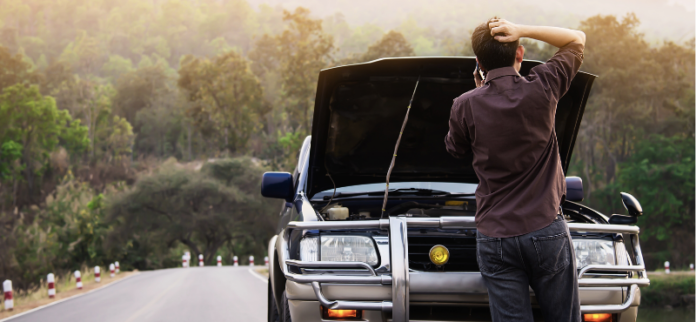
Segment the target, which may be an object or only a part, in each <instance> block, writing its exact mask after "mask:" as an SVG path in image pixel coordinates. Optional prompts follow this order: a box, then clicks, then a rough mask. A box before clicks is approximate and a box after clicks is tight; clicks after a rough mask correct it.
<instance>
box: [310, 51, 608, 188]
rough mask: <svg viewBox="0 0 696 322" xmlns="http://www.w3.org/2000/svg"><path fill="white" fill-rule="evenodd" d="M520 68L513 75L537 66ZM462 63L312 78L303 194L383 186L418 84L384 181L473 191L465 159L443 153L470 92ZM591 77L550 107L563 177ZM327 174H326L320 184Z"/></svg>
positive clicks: (363, 68) (403, 64) (380, 66)
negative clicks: (455, 105) (465, 186)
mask: <svg viewBox="0 0 696 322" xmlns="http://www.w3.org/2000/svg"><path fill="white" fill-rule="evenodd" d="M540 63H541V62H537V61H524V62H523V63H522V68H521V70H520V74H521V75H523V76H524V75H527V74H528V73H529V70H530V69H531V68H532V67H534V66H536V65H538V64H540ZM475 66H476V61H475V59H474V58H470V57H412V58H411V57H410V58H387V59H380V60H376V61H373V62H369V63H363V64H355V65H347V66H341V67H335V68H330V69H325V70H322V71H321V73H320V74H319V84H318V86H317V96H316V103H315V107H314V121H313V124H312V148H311V152H310V160H309V176H308V187H307V188H308V189H307V194H308V195H309V196H310V197H311V196H313V195H314V194H315V193H317V192H320V191H323V190H327V189H332V188H333V187H334V185H333V183H332V181H331V179H333V181H334V182H335V184H336V186H337V187H343V186H349V185H356V184H365V183H378V182H385V179H386V174H387V170H388V168H389V164H390V162H391V158H392V155H393V153H394V145H395V144H396V140H397V138H398V135H399V132H400V130H401V125H402V122H403V120H404V116H405V114H406V109H407V106H408V103H409V100H410V98H411V94H412V93H413V89H414V87H415V85H416V80H417V79H418V77H419V76H420V84H419V85H418V89H417V91H416V94H415V97H414V100H413V104H412V106H411V112H410V115H409V120H408V124H407V125H406V128H405V130H404V133H403V137H402V140H401V145H400V146H399V152H398V156H397V158H396V164H395V166H394V170H393V172H392V175H391V179H390V181H392V182H399V181H429V182H463V183H478V177H477V176H476V173H474V170H473V167H472V166H471V162H472V159H473V156H472V155H469V156H468V157H467V158H465V159H455V158H454V157H452V156H451V155H449V153H447V151H446V149H445V143H444V138H445V135H446V134H447V132H448V131H449V116H450V109H451V108H452V102H453V100H454V98H456V97H458V96H459V95H461V94H462V93H465V92H467V91H469V90H471V89H473V88H474V87H475V85H474V79H473V75H472V72H473V70H474V68H475ZM594 79H595V76H594V75H591V74H588V73H584V72H579V73H578V75H577V76H576V77H575V79H573V82H572V84H571V87H570V90H569V91H568V93H566V95H565V96H564V97H563V98H562V99H561V100H560V102H559V103H558V109H557V110H556V136H557V137H558V142H559V153H560V155H561V161H562V164H563V171H564V172H565V171H567V169H568V164H569V162H570V156H571V152H572V150H573V145H574V144H575V138H576V136H577V133H578V128H579V127H580V120H581V119H582V114H583V112H584V109H585V104H586V102H587V97H588V96H589V93H590V88H591V87H592V82H593V81H594ZM327 173H328V174H330V176H331V177H330V178H329V176H327Z"/></svg>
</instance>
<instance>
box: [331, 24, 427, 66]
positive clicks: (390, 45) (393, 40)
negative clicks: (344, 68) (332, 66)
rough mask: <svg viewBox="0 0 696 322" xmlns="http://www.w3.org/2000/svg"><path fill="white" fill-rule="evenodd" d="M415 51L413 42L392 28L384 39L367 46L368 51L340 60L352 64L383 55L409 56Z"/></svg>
mask: <svg viewBox="0 0 696 322" xmlns="http://www.w3.org/2000/svg"><path fill="white" fill-rule="evenodd" d="M414 55H415V52H414V51H413V48H412V47H411V44H409V42H408V41H407V40H406V38H404V35H402V34H401V33H400V32H398V31H394V30H390V31H389V32H388V33H386V34H385V35H384V36H382V39H380V40H378V41H377V42H375V43H374V44H372V45H370V47H368V48H367V51H366V52H364V53H363V54H361V55H359V56H358V55H353V56H352V57H349V58H346V59H344V60H342V61H341V62H340V64H351V63H357V62H366V61H371V60H375V59H379V58H383V57H407V56H414Z"/></svg>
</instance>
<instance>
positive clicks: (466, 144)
mask: <svg viewBox="0 0 696 322" xmlns="http://www.w3.org/2000/svg"><path fill="white" fill-rule="evenodd" d="M445 146H446V147H447V152H449V154H451V155H452V156H453V157H455V158H458V159H461V158H463V157H464V156H465V155H466V154H467V153H469V152H470V151H471V139H470V138H469V130H468V128H467V127H466V123H465V122H464V117H463V106H462V104H461V102H460V100H459V99H455V100H454V103H453V104H452V110H451V111H450V119H449V133H447V136H445Z"/></svg>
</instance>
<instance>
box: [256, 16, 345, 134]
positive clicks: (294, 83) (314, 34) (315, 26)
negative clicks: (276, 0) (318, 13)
mask: <svg viewBox="0 0 696 322" xmlns="http://www.w3.org/2000/svg"><path fill="white" fill-rule="evenodd" d="M283 21H286V22H288V26H287V28H286V29H285V30H284V31H283V32H282V33H281V34H280V35H277V36H274V37H271V36H264V37H262V38H261V39H260V40H259V41H258V42H257V43H256V46H255V49H254V50H253V51H252V53H250V56H251V57H252V59H255V60H256V62H258V63H259V64H260V65H261V66H263V67H266V68H270V67H271V66H273V65H276V64H277V66H278V69H279V71H280V75H281V77H282V92H283V96H284V98H285V99H286V100H287V101H288V102H287V105H286V112H287V113H288V115H289V117H290V122H291V124H292V127H294V128H297V127H298V126H302V129H303V130H302V131H305V132H308V131H309V124H310V118H311V115H310V114H311V110H312V107H313V98H314V94H315V92H316V84H317V76H318V75H319V71H320V70H321V69H322V68H324V67H326V66H327V65H328V63H329V61H328V60H329V58H330V55H331V53H332V51H333V49H334V48H333V38H332V37H331V36H330V35H327V34H325V33H324V32H323V30H322V23H321V20H318V19H316V20H315V19H311V18H310V17H309V10H308V9H305V8H302V7H298V8H297V9H295V11H294V12H292V13H291V12H289V11H286V10H284V11H283ZM271 39H273V40H275V44H273V42H272V41H271ZM272 55H277V56H276V57H275V60H273V59H270V57H273V56H272Z"/></svg>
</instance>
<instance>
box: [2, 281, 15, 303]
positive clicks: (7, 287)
mask: <svg viewBox="0 0 696 322" xmlns="http://www.w3.org/2000/svg"><path fill="white" fill-rule="evenodd" d="M2 291H3V293H4V294H5V310H8V311H12V309H13V308H14V300H12V281H10V280H5V281H4V282H2Z"/></svg>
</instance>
